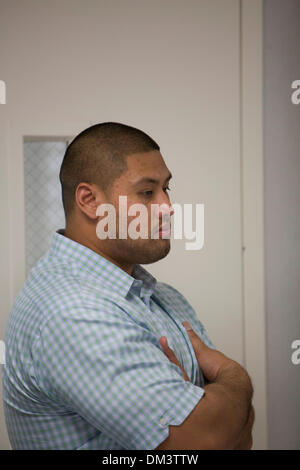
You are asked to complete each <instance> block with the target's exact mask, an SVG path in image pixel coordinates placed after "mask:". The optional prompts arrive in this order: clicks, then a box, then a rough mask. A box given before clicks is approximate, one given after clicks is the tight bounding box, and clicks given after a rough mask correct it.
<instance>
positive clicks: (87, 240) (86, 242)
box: [64, 224, 134, 276]
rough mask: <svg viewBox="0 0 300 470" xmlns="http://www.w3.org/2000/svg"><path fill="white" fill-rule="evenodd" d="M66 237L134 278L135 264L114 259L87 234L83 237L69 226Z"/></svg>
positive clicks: (67, 226) (65, 233)
mask: <svg viewBox="0 0 300 470" xmlns="http://www.w3.org/2000/svg"><path fill="white" fill-rule="evenodd" d="M64 236H65V237H67V238H70V240H73V241H74V242H76V243H79V244H80V245H83V246H86V247H87V248H89V249H90V250H92V251H94V252H95V253H97V254H98V255H100V256H103V258H105V259H107V260H108V261H110V262H111V263H113V264H115V265H116V266H118V267H119V268H120V269H122V270H123V271H125V272H126V273H127V274H129V275H130V276H132V271H133V268H134V264H128V263H122V262H120V261H119V260H116V259H114V258H112V257H111V256H109V255H108V254H107V253H106V252H105V251H103V249H100V248H99V246H97V244H96V243H95V241H94V240H93V238H92V237H90V236H88V235H87V234H86V233H85V236H84V237H83V236H82V234H81V233H80V232H78V231H77V230H74V229H72V228H71V227H70V225H69V224H67V225H66V228H65V231H64Z"/></svg>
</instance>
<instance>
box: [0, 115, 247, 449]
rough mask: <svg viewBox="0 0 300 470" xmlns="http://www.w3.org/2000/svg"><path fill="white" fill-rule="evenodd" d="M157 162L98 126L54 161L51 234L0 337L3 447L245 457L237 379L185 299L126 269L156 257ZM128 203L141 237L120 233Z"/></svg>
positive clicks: (121, 132)
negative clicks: (2, 350) (112, 229)
mask: <svg viewBox="0 0 300 470" xmlns="http://www.w3.org/2000/svg"><path fill="white" fill-rule="evenodd" d="M159 150H160V149H159V146H158V145H157V144H156V143H155V142H154V141H153V140H152V139H151V138H150V137H149V136H148V135H146V134H145V133H144V132H142V131H140V130H138V129H135V128H133V127H130V126H126V125H123V124H119V123H102V124H98V125H95V126H92V127H90V128H88V129H86V130H85V131H83V132H82V133H81V134H79V135H78V136H77V137H76V138H75V139H74V140H73V142H72V143H71V144H70V146H69V147H68V149H67V151H66V154H65V156H64V160H63V163H62V166H61V170H60V181H61V184H62V197H63V205H64V210H65V215H66V227H65V230H59V231H58V232H57V233H55V234H54V238H53V242H52V245H51V247H50V250H49V252H48V253H47V254H46V255H45V256H44V257H43V258H41V259H40V260H39V262H38V263H37V264H36V265H35V267H34V268H33V269H32V270H31V272H30V275H29V277H28V279H27V281H26V283H25V285H24V287H23V289H22V291H21V293H20V294H19V296H18V298H17V299H16V301H15V304H14V306H13V309H12V312H11V315H10V318H9V321H8V325H7V329H6V335H5V342H6V365H5V367H4V378H3V389H4V409H5V417H6V423H7V429H8V433H9V437H10V441H11V444H12V447H13V448H15V449H222V448H224V449H249V448H251V446H252V438H251V429H252V425H253V419H254V413H253V408H252V405H251V400H252V393H253V390H252V385H251V381H250V378H249V376H248V374H247V373H246V371H245V370H244V369H243V368H242V367H241V366H240V365H239V364H237V363H236V362H235V361H233V360H231V359H229V358H228V357H226V356H225V355H223V354H222V353H221V352H219V351H216V350H215V348H214V346H213V345H212V343H211V342H210V340H209V339H208V338H207V336H206V333H205V330H204V327H203V325H202V324H201V323H200V321H199V320H198V319H197V316H196V314H195V312H194V310H193V309H192V307H191V306H190V305H189V303H188V302H187V300H186V299H185V298H184V297H183V296H182V295H181V294H180V293H179V292H178V291H177V290H176V289H174V288H172V287H171V286H169V285H168V284H165V283H160V282H157V281H156V279H155V278H154V277H153V276H151V275H150V273H148V271H147V270H146V269H144V268H142V266H141V265H140V264H149V263H153V262H156V261H158V260H159V259H162V258H164V257H165V256H167V254H168V253H169V250H170V236H168V234H170V217H171V215H172V214H173V211H172V207H171V203H170V199H169V195H168V190H169V187H168V183H169V180H170V178H171V173H170V171H169V170H168V168H167V166H166V164H165V162H164V160H163V158H162V155H161V153H160V151H159ZM120 196H123V197H124V196H126V197H127V206H128V214H126V218H124V214H123V213H122V212H121V206H120V199H119V197H120ZM104 204H111V205H112V206H113V207H114V208H115V209H116V220H115V222H116V237H108V236H107V237H106V238H105V237H104V236H101V233H99V223H101V221H102V222H103V217H104V213H102V212H101V210H100V212H99V208H100V209H101V207H107V206H103V205H104ZM134 204H140V205H143V207H145V208H146V215H147V217H146V219H147V220H146V221H147V222H148V223H147V235H148V236H147V237H146V238H145V237H143V238H142V237H140V238H136V237H134V238H132V237H128V236H127V237H124V236H123V235H122V236H121V234H120V225H119V222H122V223H124V220H126V224H127V228H128V229H129V226H130V224H131V223H132V221H133V216H132V215H129V214H130V207H131V208H132V207H133V205H134ZM153 207H158V208H159V209H158V212H157V211H156V212H155V211H154V212H152V208H153ZM99 214H101V215H99ZM153 214H154V216H153ZM127 216H128V218H127ZM155 217H156V218H155ZM153 218H154V221H153ZM144 222H145V220H144ZM153 222H154V223H153ZM141 225H142V223H141ZM142 228H143V229H144V228H145V227H140V229H141V230H142ZM153 230H154V232H156V235H157V236H156V237H152V234H153ZM128 231H129V230H128ZM100 232H101V230H100ZM102 235H103V233H102Z"/></svg>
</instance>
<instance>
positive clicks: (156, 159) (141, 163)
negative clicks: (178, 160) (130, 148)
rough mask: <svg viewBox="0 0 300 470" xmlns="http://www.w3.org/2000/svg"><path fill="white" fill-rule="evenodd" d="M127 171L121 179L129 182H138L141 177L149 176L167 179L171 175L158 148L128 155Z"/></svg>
mask: <svg viewBox="0 0 300 470" xmlns="http://www.w3.org/2000/svg"><path fill="white" fill-rule="evenodd" d="M126 163H127V171H126V172H124V173H123V174H122V175H121V177H120V180H123V181H124V182H125V181H126V182H127V183H132V184H134V183H136V182H137V181H138V180H139V179H140V178H144V177H149V178H153V179H159V180H162V181H163V180H165V179H166V178H167V177H168V176H169V173H170V172H169V169H168V167H167V166H166V164H165V161H164V159H163V157H162V155H161V153H160V152H159V151H158V150H154V151H150V152H145V153H136V154H132V155H129V156H128V157H126Z"/></svg>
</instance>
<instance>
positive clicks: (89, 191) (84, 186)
mask: <svg viewBox="0 0 300 470" xmlns="http://www.w3.org/2000/svg"><path fill="white" fill-rule="evenodd" d="M75 201H76V205H77V207H78V208H79V209H80V210H81V211H82V212H84V214H85V215H87V216H88V217H89V218H90V219H98V216H97V215H96V211H97V207H98V206H99V205H100V204H102V203H104V202H106V198H105V195H104V192H103V191H102V190H101V189H100V188H99V186H97V185H96V184H92V183H79V185H78V186H77V188H76V191H75Z"/></svg>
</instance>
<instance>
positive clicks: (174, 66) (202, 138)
mask: <svg viewBox="0 0 300 470" xmlns="http://www.w3.org/2000/svg"><path fill="white" fill-rule="evenodd" d="M244 3H248V5H250V4H252V5H253V4H256V5H259V4H260V2H259V1H255V2H253V0H250V1H249V0H247V1H245V2H244ZM250 10H251V7H250ZM250 17H251V18H252V20H253V18H255V17H252V16H251V14H250ZM240 28H241V24H240V2H239V1H238V0H226V1H225V0H188V1H182V0H164V1H163V2H161V0H151V1H148V0H143V1H141V0H126V1H123V0H111V1H109V2H108V1H104V0H88V1H83V0H52V1H51V2H50V1H47V0H44V1H41V2H36V1H34V0H22V2H20V1H17V0H0V56H1V64H2V68H1V74H2V75H1V77H0V78H1V79H2V80H5V82H6V86H7V104H6V105H5V106H2V107H1V108H0V123H1V128H0V145H1V146H2V147H0V152H1V154H0V155H1V160H0V165H1V169H2V170H3V172H2V173H1V176H0V178H2V179H3V181H2V183H3V184H1V186H0V196H1V197H0V201H1V205H2V206H3V207H1V208H2V212H1V214H2V216H3V218H2V220H3V226H2V227H1V233H0V250H1V256H0V259H1V263H2V265H1V271H0V276H1V283H0V284H1V288H2V290H1V296H2V297H1V306H0V308H1V324H0V326H1V331H0V337H3V332H4V326H5V322H6V319H7V316H8V312H9V308H10V306H11V304H12V301H13V299H14V298H15V296H16V295H17V293H18V291H19V289H20V288H21V286H22V284H23V282H24V276H25V259H24V246H25V245H24V197H23V190H24V188H23V184H24V181H23V167H22V165H23V163H22V162H23V148H22V145H23V144H22V138H23V136H24V135H26V136H28V135H36V136H38V135H41V136H70V135H75V134H76V133H78V132H79V131H81V130H82V129H84V128H85V127H88V126H89V125H90V124H92V123H96V122H102V121H109V120H112V121H119V122H124V123H127V124H131V125H134V126H136V127H139V128H141V129H143V130H145V131H146V132H148V133H149V134H150V135H151V136H152V137H153V138H154V139H155V140H157V141H158V143H159V144H160V146H161V150H162V154H163V156H164V157H165V160H166V163H167V165H168V166H169V168H170V170H171V171H172V173H173V174H174V182H173V184H172V185H171V187H172V192H171V198H172V201H173V202H181V203H193V204H196V203H204V204H205V245H204V249H203V250H201V251H199V252H188V251H185V250H184V242H183V241H174V242H173V246H172V250H171V253H170V255H169V256H168V257H167V258H166V259H165V260H162V261H161V262H160V263H158V264H157V265H153V266H149V270H151V272H153V274H154V275H155V276H156V277H158V278H159V279H160V280H162V281H166V282H169V283H170V284H172V285H174V286H175V287H177V288H178V289H179V290H180V291H181V292H182V293H183V294H185V295H186V297H187V298H188V300H189V301H190V302H191V304H192V305H193V306H194V308H195V309H196V311H197V314H198V316H199V318H200V319H201V321H202V322H203V323H204V325H205V326H206V329H207V331H208V334H209V336H210V337H211V339H212V340H213V342H214V343H215V345H216V346H217V347H218V348H219V349H220V350H222V351H223V352H225V354H228V355H229V356H230V357H232V358H234V359H235V360H237V361H239V362H240V363H242V364H244V365H245V364H246V357H245V344H244V337H245V331H244V325H245V318H244V304H243V259H242V256H243V255H242V245H243V240H242V225H243V219H242V200H241V193H242V182H241V108H242V107H241V62H240V60H241V38H240V32H241V31H240ZM250 42H251V41H250ZM250 244H251V243H250V242H249V245H250ZM250 253H251V251H250ZM255 295H256V292H254V294H253V295H252V297H253V298H254V300H255ZM262 314H263V312H262ZM253 349H255V348H253V346H252V350H253ZM249 363H251V361H249ZM252 364H253V361H252ZM260 366H261V364H259V363H255V364H254V365H251V372H253V375H254V377H255V380H257V377H259V373H258V374H257V371H258V372H259V371H260ZM260 382H261V381H258V380H257V389H258V394H259V393H261V390H262V394H263V387H262V386H261V383H260ZM261 403H263V400H262V402H260V401H258V413H257V421H256V425H255V426H256V427H257V428H256V430H255V436H254V442H255V445H256V446H257V447H263V446H264V445H265V436H264V419H265V418H264V416H265V410H264V407H263V406H264V405H263V404H261ZM0 421H1V420H0ZM3 426H4V423H3V420H2V421H1V436H0V440H1V446H2V447H3V448H5V447H6V446H7V445H8V444H7V440H6V438H5V434H4V430H3Z"/></svg>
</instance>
